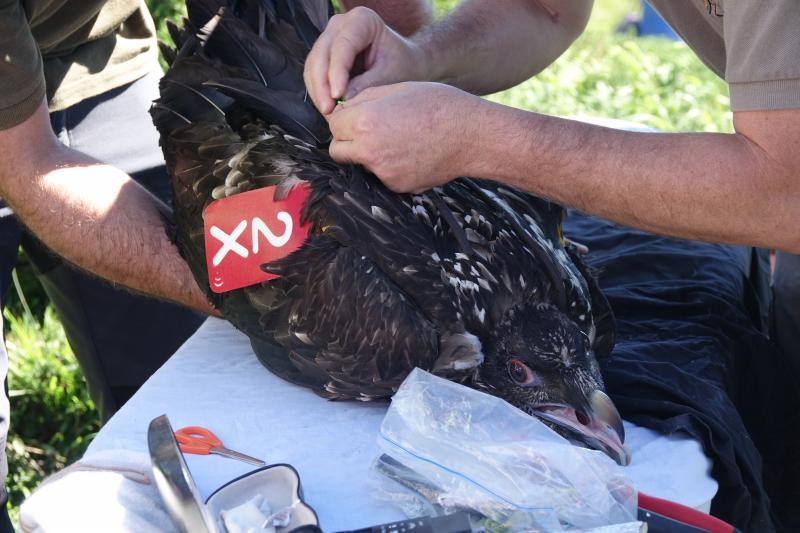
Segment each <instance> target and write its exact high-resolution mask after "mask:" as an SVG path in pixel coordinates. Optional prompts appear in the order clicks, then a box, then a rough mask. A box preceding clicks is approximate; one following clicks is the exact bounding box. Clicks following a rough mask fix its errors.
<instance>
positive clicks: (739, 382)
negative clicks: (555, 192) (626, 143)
mask: <svg viewBox="0 0 800 533" xmlns="http://www.w3.org/2000/svg"><path fill="white" fill-rule="evenodd" d="M565 234H566V235H567V236H568V237H570V238H573V239H575V240H577V241H579V242H582V243H584V244H586V245H587V246H588V247H589V249H590V254H589V256H588V258H587V259H588V262H589V264H590V265H591V266H592V267H593V268H594V269H596V270H597V272H598V275H599V281H600V285H601V287H602V288H603V289H604V291H605V294H606V296H607V297H608V299H609V302H610V303H611V306H612V308H613V310H614V313H615V315H616V318H617V327H618V337H617V345H616V347H615V349H614V351H613V353H612V356H611V357H610V358H609V359H607V360H605V361H603V362H601V366H602V370H603V375H604V378H605V381H606V387H607V389H608V391H609V394H610V396H611V397H612V399H613V400H614V403H615V404H616V405H617V407H618V408H619V410H620V412H621V414H622V416H623V417H624V418H626V419H627V420H630V421H632V422H634V423H636V424H639V425H642V426H645V427H649V428H652V429H654V430H657V431H660V432H662V433H665V434H672V433H675V432H685V433H688V434H690V435H692V436H693V437H695V438H696V439H697V440H698V441H699V442H701V443H702V445H703V447H704V450H705V452H706V454H707V455H709V456H710V457H711V458H712V459H713V469H712V472H711V473H712V475H713V477H714V478H715V479H716V480H717V481H718V482H719V485H720V487H719V492H718V494H717V497H716V498H715V499H714V501H713V502H712V507H711V511H712V514H714V515H715V516H717V517H719V518H721V519H723V520H726V521H727V522H729V523H731V524H733V525H734V526H736V527H738V528H740V529H741V530H743V531H746V532H750V531H752V532H769V531H773V530H775V529H776V528H777V529H780V530H783V531H800V520H799V517H798V515H799V514H800V512H799V511H798V509H800V506H797V505H796V502H797V501H800V500H799V499H798V497H800V489H798V486H799V485H798V484H797V483H796V480H797V479H798V476H800V460H798V459H799V458H800V454H798V450H800V437H799V435H798V431H797V428H798V426H799V425H800V393H799V392H798V391H799V389H800V388H798V386H797V385H798V382H797V380H796V379H795V378H794V375H793V374H792V373H791V371H790V370H789V367H788V365H787V362H786V360H785V359H784V358H783V357H782V356H781V355H780V354H779V352H778V351H777V350H776V348H775V347H774V345H773V344H772V343H771V342H770V341H769V340H768V339H767V337H766V336H765V335H764V333H763V332H762V329H761V322H762V320H761V316H762V312H761V310H760V309H753V308H752V306H753V305H758V302H759V299H758V297H757V295H756V290H755V288H754V286H753V284H751V282H750V277H749V274H750V270H751V267H752V261H751V257H750V256H749V251H748V249H743V248H741V247H734V246H724V245H712V244H704V243H699V242H693V241H684V240H677V239H669V238H664V237H657V236H653V235H650V234H647V233H644V232H640V231H636V230H632V229H629V228H622V227H620V226H617V225H614V224H611V223H609V222H605V221H601V220H598V219H594V218H591V217H587V216H583V215H580V214H572V216H570V218H569V219H568V221H567V222H566V224H565ZM743 252H744V253H743ZM759 450H760V453H759ZM762 457H763V462H762ZM768 491H769V492H770V494H771V496H772V510H771V508H770V498H769V497H768V496H767V492H768ZM793 504H794V505H793ZM773 511H774V513H773ZM778 518H779V519H780V525H778V521H777V519H778Z"/></svg>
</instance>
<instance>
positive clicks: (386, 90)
mask: <svg viewBox="0 0 800 533" xmlns="http://www.w3.org/2000/svg"><path fill="white" fill-rule="evenodd" d="M353 79H354V80H355V78H353ZM407 87H408V84H407V83H393V84H391V85H376V86H373V87H365V88H364V90H362V91H360V92H359V93H358V94H356V95H355V96H353V97H352V98H348V99H347V100H346V101H345V105H346V107H348V108H353V107H354V106H357V105H359V104H363V103H366V102H370V101H372V100H380V99H382V98H386V97H387V96H390V95H393V94H395V93H398V92H400V91H402V90H404V89H406V88H407Z"/></svg>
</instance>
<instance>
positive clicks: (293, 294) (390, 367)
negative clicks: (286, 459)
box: [260, 233, 439, 400]
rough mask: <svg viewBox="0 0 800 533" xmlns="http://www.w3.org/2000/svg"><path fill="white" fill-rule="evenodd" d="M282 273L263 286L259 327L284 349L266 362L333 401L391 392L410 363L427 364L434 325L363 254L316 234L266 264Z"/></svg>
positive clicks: (433, 350)
mask: <svg viewBox="0 0 800 533" xmlns="http://www.w3.org/2000/svg"><path fill="white" fill-rule="evenodd" d="M269 270H270V272H274V273H277V274H279V275H280V276H281V278H279V279H276V280H273V281H271V282H269V283H268V284H264V286H263V289H264V290H270V291H274V294H275V296H276V297H275V298H272V299H271V300H270V305H269V306H268V307H262V308H261V310H262V311H263V314H262V325H263V327H264V329H265V331H267V332H269V333H271V334H272V335H274V337H275V340H276V341H277V342H279V343H280V344H281V345H283V346H284V347H285V348H286V349H287V350H288V351H289V352H290V361H291V364H292V367H293V368H287V365H286V361H285V356H283V357H278V358H276V360H275V361H271V360H270V359H269V358H268V357H267V358H265V357H263V355H261V354H260V355H261V359H262V361H263V362H264V364H265V365H267V366H268V367H270V368H272V369H273V370H275V371H276V372H277V373H279V374H280V373H281V370H284V372H285V373H284V374H282V375H284V377H286V378H287V379H292V375H291V374H292V372H295V373H299V374H300V375H302V379H304V380H306V384H308V383H307V381H308V380H313V381H314V383H312V385H316V386H317V388H319V387H322V389H323V390H324V392H323V394H324V395H325V396H326V397H329V398H332V399H353V398H354V399H361V400H369V399H374V398H383V397H388V396H391V394H393V393H394V391H395V390H396V388H397V387H398V386H399V385H400V383H401V382H402V380H403V379H404V378H405V376H406V375H407V374H408V372H410V371H411V370H413V369H414V368H415V367H420V368H423V369H428V370H430V369H432V368H433V366H434V361H435V360H436V358H437V354H438V346H439V335H438V331H437V329H436V327H435V326H434V325H433V324H432V323H431V322H430V321H429V320H428V319H427V318H426V317H424V316H423V315H422V313H420V310H419V308H418V307H417V305H416V304H414V302H412V301H410V300H409V298H408V297H407V296H406V295H405V293H404V292H403V291H402V290H401V289H400V288H399V287H397V286H396V285H395V284H394V283H392V281H391V280H390V279H389V278H388V277H387V276H386V275H385V274H384V273H383V272H382V271H381V270H380V269H379V268H378V267H377V266H376V265H375V264H374V263H373V262H372V261H371V260H370V259H368V258H366V257H364V256H363V255H361V253H360V252H359V251H358V250H356V249H354V248H351V247H349V246H342V245H341V243H340V242H338V241H337V240H335V239H334V238H332V237H331V236H329V235H327V234H325V233H323V234H322V235H316V236H313V237H311V238H309V240H308V241H307V242H306V243H305V244H304V245H303V247H302V248H300V249H298V250H297V251H295V252H294V253H292V254H291V255H289V256H287V257H286V258H284V259H281V260H279V261H276V262H273V263H271V264H270V265H269Z"/></svg>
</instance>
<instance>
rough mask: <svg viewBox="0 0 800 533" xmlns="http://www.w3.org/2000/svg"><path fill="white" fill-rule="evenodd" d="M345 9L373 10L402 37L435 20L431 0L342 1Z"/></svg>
mask: <svg viewBox="0 0 800 533" xmlns="http://www.w3.org/2000/svg"><path fill="white" fill-rule="evenodd" d="M342 5H343V6H344V8H345V9H348V10H349V9H353V8H354V7H356V6H364V7H368V8H370V9H372V10H373V11H375V12H376V13H378V15H380V16H381V18H382V19H383V20H384V22H386V24H388V25H389V27H390V28H392V29H394V30H395V31H397V32H398V33H399V34H400V35H406V36H408V35H411V34H413V33H416V32H417V30H419V29H420V28H421V27H423V26H425V25H427V24H430V22H431V21H432V20H433V8H432V7H431V3H430V0H404V1H401V2H398V1H397V0H342Z"/></svg>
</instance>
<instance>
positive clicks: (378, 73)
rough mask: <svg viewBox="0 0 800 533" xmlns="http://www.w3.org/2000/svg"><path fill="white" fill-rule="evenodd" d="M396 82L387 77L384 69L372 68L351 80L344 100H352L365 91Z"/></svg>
mask: <svg viewBox="0 0 800 533" xmlns="http://www.w3.org/2000/svg"><path fill="white" fill-rule="evenodd" d="M395 81H396V80H394V79H392V78H391V77H390V76H387V75H386V74H385V73H384V72H382V69H379V68H372V69H369V70H368V71H366V72H364V73H363V74H359V75H358V76H356V77H354V78H353V79H351V80H350V83H349V84H348V85H347V92H346V93H345V96H344V99H345V100H351V99H353V98H354V97H355V96H356V95H358V94H359V93H360V92H361V91H363V90H364V89H368V88H369V87H378V86H380V85H387V84H390V83H394V82H395Z"/></svg>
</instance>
